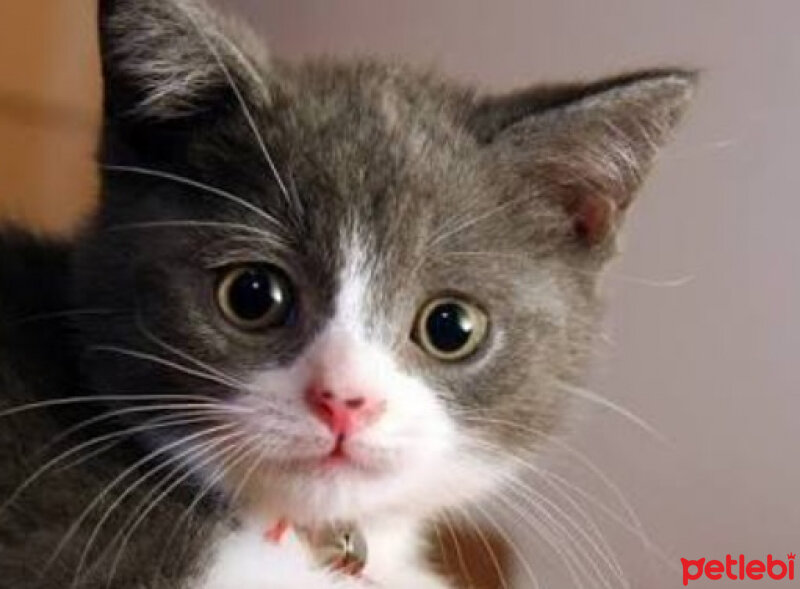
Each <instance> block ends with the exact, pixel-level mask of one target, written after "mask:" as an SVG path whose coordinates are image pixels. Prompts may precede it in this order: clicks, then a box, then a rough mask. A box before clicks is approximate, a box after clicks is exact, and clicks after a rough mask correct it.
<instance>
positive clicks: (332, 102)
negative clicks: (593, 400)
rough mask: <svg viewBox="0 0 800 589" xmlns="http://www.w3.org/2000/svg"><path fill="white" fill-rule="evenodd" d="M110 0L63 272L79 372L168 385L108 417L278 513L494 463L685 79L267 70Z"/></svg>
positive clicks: (418, 498)
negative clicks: (99, 91)
mask: <svg viewBox="0 0 800 589" xmlns="http://www.w3.org/2000/svg"><path fill="white" fill-rule="evenodd" d="M115 4H116V6H117V8H116V10H117V11H119V12H115V13H113V14H105V15H104V19H105V21H104V22H105V27H104V51H105V62H104V70H105V75H106V80H107V98H106V130H105V136H104V140H105V145H104V149H103V160H104V163H106V164H109V167H107V168H106V172H105V174H104V183H105V189H104V206H103V207H102V210H101V212H100V214H99V216H98V219H97V222H96V224H95V226H94V227H93V229H92V232H91V234H90V235H89V237H87V239H86V243H85V245H84V247H83V248H82V251H81V253H80V256H79V259H78V268H79V272H78V280H77V284H76V296H77V298H78V299H79V302H80V304H81V305H82V306H86V307H89V308H94V309H98V310H101V309H102V310H104V311H110V313H108V314H106V315H102V316H101V317H102V320H98V319H97V316H92V315H89V314H87V315H86V316H85V319H83V320H82V324H81V330H82V331H81V333H82V338H83V339H82V342H83V343H84V344H85V346H86V348H87V350H86V354H85V358H86V362H85V369H86V370H87V372H88V373H89V376H90V378H91V380H92V382H93V386H95V387H96V388H97V389H98V390H99V391H100V392H101V393H103V394H107V395H113V394H115V393H118V394H127V393H141V394H142V395H143V399H145V398H148V399H149V398H150V397H149V396H154V395H165V396H164V397H163V399H173V400H172V401H171V402H167V401H164V400H162V401H160V403H162V404H164V405H166V406H165V407H162V409H161V410H160V411H152V412H148V411H142V412H141V413H138V412H134V413H133V414H134V415H137V417H136V419H137V420H139V421H147V420H151V421H150V422H149V424H150V425H152V426H153V427H152V428H151V430H150V431H149V433H148V435H147V439H148V440H149V442H150V443H151V444H153V445H154V446H155V447H156V448H162V449H164V452H165V454H169V455H174V454H180V453H183V456H185V457H186V458H187V459H189V461H190V462H189V465H190V467H191V468H195V469H196V472H197V475H198V478H200V479H202V480H205V481H206V482H207V483H208V485H209V486H211V487H214V488H217V489H221V490H224V491H226V492H227V493H228V495H229V496H230V497H233V496H235V497H236V498H237V499H239V498H246V500H247V501H248V502H251V503H255V504H260V505H261V506H264V507H266V508H268V509H269V510H270V511H271V512H273V513H281V514H285V515H286V516H287V517H290V518H292V519H295V520H300V521H314V520H319V519H330V518H352V517H361V516H366V515H369V514H370V513H373V512H379V511H384V510H392V511H393V512H398V511H400V512H402V511H404V510H407V511H413V512H416V513H420V512H425V511H428V510H432V509H435V508H437V507H441V506H443V505H448V504H452V503H454V502H457V501H459V500H464V499H469V498H472V497H475V496H477V495H478V494H480V493H482V492H485V491H486V490H487V489H488V488H491V487H492V486H494V485H497V484H498V483H499V482H500V481H502V478H503V476H504V473H505V471H506V470H507V469H509V468H513V467H514V466H515V463H516V461H518V460H519V459H520V458H524V459H527V455H526V454H524V453H522V452H525V451H530V450H535V448H536V447H537V445H538V444H539V443H540V442H542V441H543V440H544V439H546V438H547V436H548V435H550V434H551V432H552V431H553V430H554V429H555V428H556V427H558V425H559V423H560V422H561V420H562V418H563V415H564V411H565V404H566V401H567V399H568V396H569V393H568V388H569V386H571V385H572V384H574V383H575V382H576V380H577V379H578V378H579V375H580V371H581V369H582V366H583V363H584V359H585V357H586V354H587V351H588V348H589V346H590V344H591V340H592V335H593V332H594V323H595V320H596V317H595V315H596V306H597V305H596V302H595V282H596V278H597V274H598V272H599V270H600V268H601V266H602V264H603V263H604V262H605V260H606V259H607V258H608V256H609V254H610V253H611V252H612V250H613V241H614V230H615V228H616V225H617V223H618V220H619V217H620V215H621V213H622V211H623V210H624V209H625V208H626V207H627V204H628V202H629V200H630V197H631V195H632V193H633V190H635V188H636V186H637V185H638V181H639V179H640V176H641V174H642V172H643V170H644V168H645V167H646V165H647V163H648V162H649V160H650V158H651V157H652V155H653V151H654V148H655V145H656V143H658V142H660V141H661V140H662V139H663V138H664V136H665V135H666V133H667V131H668V130H669V127H670V126H671V125H672V124H673V123H674V121H675V119H676V118H677V115H678V113H679V111H680V110H681V108H682V106H683V104H684V102H685V101H686V99H687V96H688V93H689V90H690V86H691V79H690V77H689V76H687V75H685V74H682V73H680V72H656V73H646V74H641V75H639V76H633V77H628V78H624V79H619V80H616V81H610V82H603V83H600V84H597V85H594V86H580V87H558V88H546V89H539V90H534V91H530V92H528V93H523V94H519V95H514V96H510V97H506V98H500V99H492V98H487V99H479V98H476V97H475V96H474V95H473V93H472V92H470V91H468V90H466V89H464V88H462V87H460V86H457V85H455V84H451V83H449V82H444V81H441V80H439V79H438V78H435V77H432V76H430V75H426V74H418V73H414V72H410V71H407V70H405V69H403V68H398V67H394V66H382V65H377V64H374V63H361V64H354V65H349V66H342V65H335V64H330V63H321V64H316V65H308V66H301V67H296V68H295V67H289V66H285V65H282V64H273V65H270V64H267V63H266V62H265V61H261V60H259V58H257V57H255V56H254V54H253V52H252V51H245V50H244V49H240V48H239V47H238V46H236V45H234V44H233V43H234V42H238V41H237V39H231V38H228V39H227V40H223V39H222V38H221V37H220V36H219V35H218V33H217V31H218V30H219V29H217V28H216V26H217V25H215V24H213V22H212V21H210V20H208V19H207V17H205V16H203V15H202V14H200V13H197V12H194V11H189V12H186V11H185V10H184V9H182V8H174V7H173V6H172V5H171V4H156V3H152V4H151V3H149V2H139V3H137V4H136V5H135V7H134V5H133V3H127V2H118V3H115ZM134 16H135V17H136V18H133V17H134ZM245 55H247V57H245ZM169 395H171V397H168V396H169ZM155 404H156V403H155V402H154V401H149V400H148V401H143V403H141V404H140V406H143V407H145V406H147V405H153V406H154V405H155ZM170 405H173V406H172V407H171V406H170ZM159 420H161V421H159ZM184 422H185V423H184ZM211 428H214V429H211ZM511 456H513V458H512V457H511Z"/></svg>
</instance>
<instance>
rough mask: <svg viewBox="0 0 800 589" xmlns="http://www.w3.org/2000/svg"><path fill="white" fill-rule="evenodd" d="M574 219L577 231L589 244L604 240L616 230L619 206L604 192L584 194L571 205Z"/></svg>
mask: <svg viewBox="0 0 800 589" xmlns="http://www.w3.org/2000/svg"><path fill="white" fill-rule="evenodd" d="M570 213H571V214H572V217H573V219H574V223H575V232H576V233H577V235H578V237H580V238H581V239H582V240H584V241H585V242H586V243H587V244H589V245H595V244H597V243H600V242H602V241H604V240H605V239H606V238H607V237H608V235H609V234H610V233H611V232H612V231H613V230H614V225H615V224H616V220H617V216H618V215H619V207H618V206H617V203H616V202H615V201H614V200H612V199H611V198H609V197H608V196H605V195H602V194H591V195H582V196H579V197H578V198H576V199H575V200H574V202H573V203H572V206H571V207H570Z"/></svg>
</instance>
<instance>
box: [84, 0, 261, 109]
mask: <svg viewBox="0 0 800 589" xmlns="http://www.w3.org/2000/svg"><path fill="white" fill-rule="evenodd" d="M230 27H231V25H230V24H228V23H223V22H222V21H221V20H220V19H219V18H218V17H217V16H215V15H214V14H213V13H212V12H211V11H210V10H209V9H208V8H207V7H205V6H204V5H203V4H202V3H201V2H200V1H197V0H101V2H100V49H101V56H102V63H103V76H104V80H105V95H106V100H105V106H106V108H105V110H106V115H107V116H109V115H111V116H127V115H131V114H133V115H136V116H139V117H145V118H153V119H173V118H180V117H185V116H188V115H191V114H192V113H194V112H197V111H198V110H199V109H202V108H203V107H204V106H206V105H208V104H209V103H211V102H213V101H214V100H216V99H217V98H218V97H219V95H220V94H221V93H222V92H225V91H227V90H229V85H228V80H227V76H226V68H227V70H228V74H230V75H231V76H232V77H235V78H237V80H236V81H237V82H238V83H239V84H240V85H242V86H243V87H249V86H252V85H253V84H254V83H255V80H254V79H253V76H252V75H251V74H252V73H253V71H252V69H251V70H250V71H244V70H246V69H247V67H248V66H249V63H248V61H247V59H246V58H244V52H243V51H242V50H240V49H239V48H238V47H237V45H235V44H234V43H233V41H232V40H231V39H233V38H234V37H233V36H231V35H226V34H225V30H226V29H230ZM235 38H236V41H237V43H238V44H240V45H241V44H242V41H244V42H245V44H246V45H247V53H249V54H251V55H252V53H253V48H254V47H255V46H256V44H255V43H253V42H252V41H251V37H250V36H249V33H248V32H246V31H242V32H241V34H239V31H237V35H236V36H235ZM256 58H262V59H265V58H264V57H263V56H262V55H256Z"/></svg>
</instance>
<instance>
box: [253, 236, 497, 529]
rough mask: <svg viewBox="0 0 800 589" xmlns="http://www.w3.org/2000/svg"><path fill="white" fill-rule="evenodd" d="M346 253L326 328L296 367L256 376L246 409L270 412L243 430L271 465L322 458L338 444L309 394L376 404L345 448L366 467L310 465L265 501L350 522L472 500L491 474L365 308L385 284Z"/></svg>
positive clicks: (270, 487)
mask: <svg viewBox="0 0 800 589" xmlns="http://www.w3.org/2000/svg"><path fill="white" fill-rule="evenodd" d="M347 254H348V257H347V259H348V260H349V263H348V264H347V266H346V267H345V269H344V270H343V272H342V274H341V276H340V281H339V292H338V294H337V298H336V304H335V307H334V308H335V312H334V314H333V317H332V318H331V320H330V321H329V323H328V324H327V325H326V326H325V327H324V328H323V329H322V331H321V332H320V333H319V334H318V335H317V337H316V338H315V339H314V340H313V341H312V342H311V343H310V344H309V345H308V346H307V348H306V350H305V351H304V352H303V353H302V354H301V355H300V357H299V358H298V359H297V360H296V361H295V362H294V363H293V364H292V365H291V366H289V367H287V368H282V369H277V370H265V371H263V372H261V373H258V374H257V375H255V378H254V379H253V380H252V384H251V386H250V387H249V392H248V394H247V395H245V396H243V398H242V403H244V404H247V405H249V406H251V407H259V406H260V405H263V406H264V407H265V408H264V410H260V411H256V412H255V413H254V414H253V415H252V416H250V417H248V423H247V427H248V430H250V431H251V432H256V433H257V432H259V431H263V432H264V435H265V437H270V438H271V442H270V444H271V446H272V447H273V450H271V452H272V454H271V455H268V456H267V457H266V458H267V461H269V458H270V457H273V458H275V459H276V462H280V461H285V460H286V459H297V460H308V459H318V460H320V461H322V460H324V459H325V457H326V456H327V455H329V454H330V452H331V451H332V448H333V447H334V444H335V442H336V436H335V435H334V434H333V433H332V432H331V431H330V430H329V429H328V428H327V427H326V425H325V424H323V423H322V421H321V420H320V419H318V418H317V417H316V416H315V415H314V413H313V411H312V410H311V409H310V408H309V406H308V403H307V402H306V401H305V399H306V395H307V392H308V391H309V387H312V386H324V387H325V389H326V390H329V391H331V392H332V393H333V394H336V395H343V396H356V397H363V398H368V399H372V400H375V401H377V402H379V403H380V405H381V407H382V412H381V414H380V416H379V418H377V419H375V420H372V421H370V422H369V424H368V425H367V426H365V427H362V428H358V429H357V430H355V431H354V432H352V434H349V435H348V436H347V439H346V442H345V446H344V448H345V451H346V454H347V456H348V457H350V458H351V459H352V461H353V463H354V464H356V465H358V466H361V467H365V468H363V469H360V470H359V469H355V470H353V469H348V468H346V467H343V468H341V469H338V470H333V471H331V470H328V471H325V472H321V471H319V470H314V469H313V468H312V466H311V465H309V468H308V472H296V471H295V472H293V473H292V474H291V475H290V478H291V477H294V478H293V479H291V480H292V481H293V482H290V483H286V479H281V480H283V481H284V483H286V485H288V487H287V486H284V487H281V485H279V484H276V483H275V482H273V481H269V482H265V484H263V485H262V487H261V488H260V490H259V491H258V492H260V493H263V494H265V495H266V494H270V493H273V494H277V493H282V494H283V495H284V496H283V497H281V498H277V499H276V498H274V497H263V502H264V503H265V504H268V503H270V504H273V506H274V504H275V503H276V501H277V502H278V503H280V504H281V507H280V509H291V510H292V511H298V510H302V509H305V505H306V504H307V505H308V513H309V517H320V515H319V514H324V515H325V516H331V515H335V514H339V515H340V516H342V517H353V516H354V515H355V516H357V515H358V513H361V512H364V511H371V512H374V511H376V510H378V511H379V510H380V509H382V508H391V509H393V510H395V509H407V510H411V511H420V512H423V511H428V510H430V509H432V508H435V507H439V506H442V505H446V504H450V503H452V502H453V498H454V497H457V496H458V495H460V494H463V495H470V496H471V495H474V494H475V493H476V492H478V489H481V490H482V489H484V488H485V487H486V483H487V481H486V480H485V479H486V478H488V477H487V476H486V469H485V468H479V466H480V465H477V464H474V463H476V461H475V460H474V458H472V457H471V456H470V454H469V452H468V451H467V450H465V447H464V444H463V442H464V437H463V436H461V435H460V434H459V432H458V427H457V425H456V421H455V420H454V419H453V418H452V417H451V416H450V415H448V412H447V408H446V406H445V404H444V402H443V400H442V398H441V395H440V394H439V393H437V391H435V390H434V389H433V388H432V387H431V386H429V385H428V384H427V383H426V382H425V381H424V379H423V378H422V377H421V376H418V375H415V374H412V373H410V372H409V371H407V370H404V369H403V367H402V366H401V365H400V363H399V362H398V358H397V357H396V354H395V352H394V351H393V350H392V348H391V345H390V343H389V341H387V340H390V339H391V337H389V334H390V333H391V330H390V329H388V327H387V326H384V327H385V328H381V326H380V321H381V320H382V318H381V317H380V311H381V310H380V309H374V308H371V307H372V306H371V305H370V303H369V301H370V298H371V297H370V291H371V289H374V288H380V285H376V284H375V283H373V281H372V278H371V273H370V271H369V266H368V263H367V260H366V257H365V256H364V255H363V253H362V250H360V249H358V248H350V249H349V250H348V251H347ZM370 313H377V316H369V315H368V314H370ZM376 323H377V329H376V328H375V327H376ZM411 327H412V326H411V325H408V326H407V328H408V332H409V333H410V331H411ZM395 331H396V330H395ZM381 334H382V335H381ZM408 345H413V344H411V343H410V342H409V343H408ZM267 405H269V406H271V407H275V406H279V410H274V411H273V410H270V409H268V408H267ZM473 466H474V468H473ZM266 476H269V474H267V475H266ZM289 495H291V497H289ZM291 501H294V502H295V503H294V504H293V505H291V506H287V505H286V504H287V502H291Z"/></svg>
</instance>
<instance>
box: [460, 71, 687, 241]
mask: <svg viewBox="0 0 800 589" xmlns="http://www.w3.org/2000/svg"><path fill="white" fill-rule="evenodd" d="M696 78H697V75H696V73H694V72H689V71H684V70H656V71H645V72H639V73H635V74H631V75H626V76H621V77H617V78H612V79H607V80H602V81H599V82H595V83H592V84H575V85H564V86H552V87H544V88H543V87H538V88H534V89H532V90H528V91H522V92H518V93H515V94H511V95H506V96H500V97H490V98H487V99H484V100H482V101H481V102H479V103H478V104H477V106H476V109H475V111H474V115H473V117H472V119H471V121H470V128H471V131H472V132H473V133H474V135H475V136H476V138H477V139H478V141H479V142H480V143H482V144H484V145H485V148H486V149H487V150H489V153H490V157H492V158H496V161H497V165H498V166H502V169H503V170H504V171H505V173H510V174H513V175H514V176H515V178H516V179H517V180H519V181H520V182H522V183H523V186H525V185H527V186H528V187H529V188H530V189H531V190H533V191H535V193H536V194H537V195H539V194H541V195H543V196H544V197H546V198H550V199H553V200H554V201H555V202H557V203H558V204H559V206H561V207H563V209H564V210H565V211H566V212H567V213H568V215H569V219H570V221H571V227H570V231H571V232H572V234H573V235H574V236H575V238H576V239H578V240H580V241H582V242H583V243H584V244H585V245H587V246H588V247H594V246H601V245H603V244H608V243H609V242H611V241H612V240H613V237H614V235H615V232H616V229H617V228H618V227H619V225H620V223H621V221H622V218H623V216H624V213H625V211H626V209H627V208H628V207H629V205H630V203H631V202H632V200H633V196H634V194H635V193H636V190H637V189H638V188H639V186H640V184H641V182H642V179H643V177H644V176H645V174H646V173H647V171H648V169H649V167H650V165H651V163H652V161H653V159H654V156H655V155H656V153H657V151H658V149H659V148H660V147H661V145H662V144H663V143H664V142H665V141H666V140H667V139H668V138H669V136H670V135H671V132H672V130H673V128H674V127H675V125H676V123H677V122H678V121H679V119H680V118H681V115H682V114H683V112H684V110H685V108H686V106H687V105H688V103H689V100H690V98H691V96H692V93H693V90H694V87H695V84H696Z"/></svg>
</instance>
